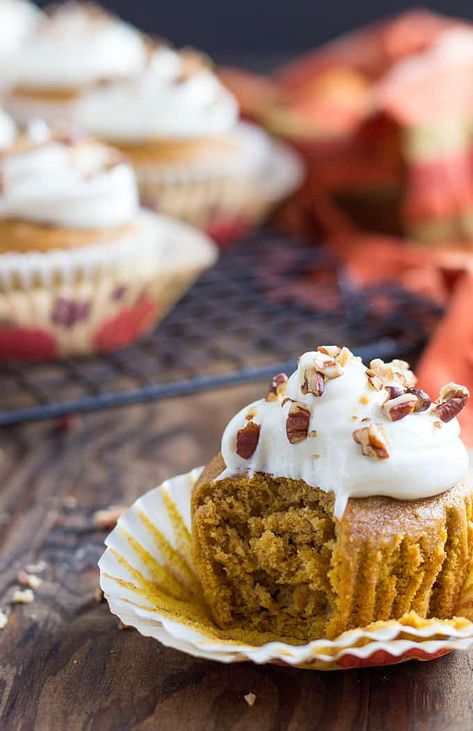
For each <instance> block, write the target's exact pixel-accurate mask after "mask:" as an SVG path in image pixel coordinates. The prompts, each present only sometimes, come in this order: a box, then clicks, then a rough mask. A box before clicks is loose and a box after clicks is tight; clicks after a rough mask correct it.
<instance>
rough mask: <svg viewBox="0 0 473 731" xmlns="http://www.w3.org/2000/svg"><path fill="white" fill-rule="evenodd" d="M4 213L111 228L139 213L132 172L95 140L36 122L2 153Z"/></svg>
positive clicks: (61, 224)
mask: <svg viewBox="0 0 473 731" xmlns="http://www.w3.org/2000/svg"><path fill="white" fill-rule="evenodd" d="M0 175H1V179H2V183H3V184H2V189H1V193H0V218H3V219H7V218H18V219H21V220H25V221H33V222H36V223H43V224H51V225H55V226H59V227H66V228H79V229H89V228H107V227H112V226H120V225H123V224H127V223H130V222H131V221H132V220H133V219H134V217H135V216H136V215H137V213H138V208H139V206H138V195H137V188H136V181H135V177H134V173H133V171H132V169H131V168H130V166H129V165H128V164H125V163H124V162H122V161H121V160H119V159H117V153H116V151H115V150H112V149H111V148H109V147H106V146H105V145H100V144H98V143H96V142H93V141H91V140H82V141H81V140H78V141H76V142H68V141H67V140H65V141H61V139H60V138H59V137H58V136H56V137H54V136H51V135H50V134H49V130H48V129H47V127H43V125H34V126H32V127H31V129H30V131H29V134H28V135H27V136H26V137H21V138H19V140H18V142H17V144H16V146H15V147H13V148H10V149H9V150H7V151H6V152H5V153H4V154H3V155H0Z"/></svg>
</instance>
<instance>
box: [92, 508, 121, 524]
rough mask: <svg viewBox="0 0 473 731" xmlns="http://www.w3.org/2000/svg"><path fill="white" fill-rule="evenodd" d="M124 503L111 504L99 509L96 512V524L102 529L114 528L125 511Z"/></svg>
mask: <svg viewBox="0 0 473 731" xmlns="http://www.w3.org/2000/svg"><path fill="white" fill-rule="evenodd" d="M124 510H125V506H124V505H110V506H109V507H108V508H105V509H104V510H97V511H96V512H95V513H94V525H95V527H96V528H99V529H100V530H112V528H114V527H115V525H116V523H117V520H118V518H119V517H120V515H121V514H122V513H123V512H124Z"/></svg>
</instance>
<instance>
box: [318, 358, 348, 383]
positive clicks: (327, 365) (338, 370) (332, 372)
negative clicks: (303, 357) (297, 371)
mask: <svg viewBox="0 0 473 731" xmlns="http://www.w3.org/2000/svg"><path fill="white" fill-rule="evenodd" d="M314 367H315V369H316V370H317V371H318V372H319V373H322V375H323V376H324V377H325V378H326V379H327V380H331V379H332V378H339V377H340V376H341V375H342V374H343V368H342V366H341V365H340V363H339V362H338V361H337V360H336V359H335V358H332V357H331V356H330V355H327V354H326V353H320V354H319V352H317V353H315V357H314Z"/></svg>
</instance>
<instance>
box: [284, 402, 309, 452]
mask: <svg viewBox="0 0 473 731" xmlns="http://www.w3.org/2000/svg"><path fill="white" fill-rule="evenodd" d="M309 422H310V411H309V409H308V408H307V406H306V405H305V404H301V403H300V402H299V401H293V402H292V403H291V405H290V407H289V411H288V414H287V419H286V434H287V438H288V440H289V441H290V442H291V444H297V443H298V442H302V441H304V439H307V434H308V432H309Z"/></svg>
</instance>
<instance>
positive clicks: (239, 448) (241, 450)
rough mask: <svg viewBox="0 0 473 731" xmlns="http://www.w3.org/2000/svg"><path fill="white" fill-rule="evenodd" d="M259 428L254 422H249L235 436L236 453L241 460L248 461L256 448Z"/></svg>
mask: <svg viewBox="0 0 473 731" xmlns="http://www.w3.org/2000/svg"><path fill="white" fill-rule="evenodd" d="M260 431H261V427H260V425H259V424H255V422H254V421H249V422H248V424H247V425H246V426H244V427H243V429H239V430H238V432H237V436H236V453H237V454H238V456H239V457H242V459H250V457H252V456H253V455H254V453H255V450H256V447H257V446H258V441H259V435H260Z"/></svg>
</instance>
